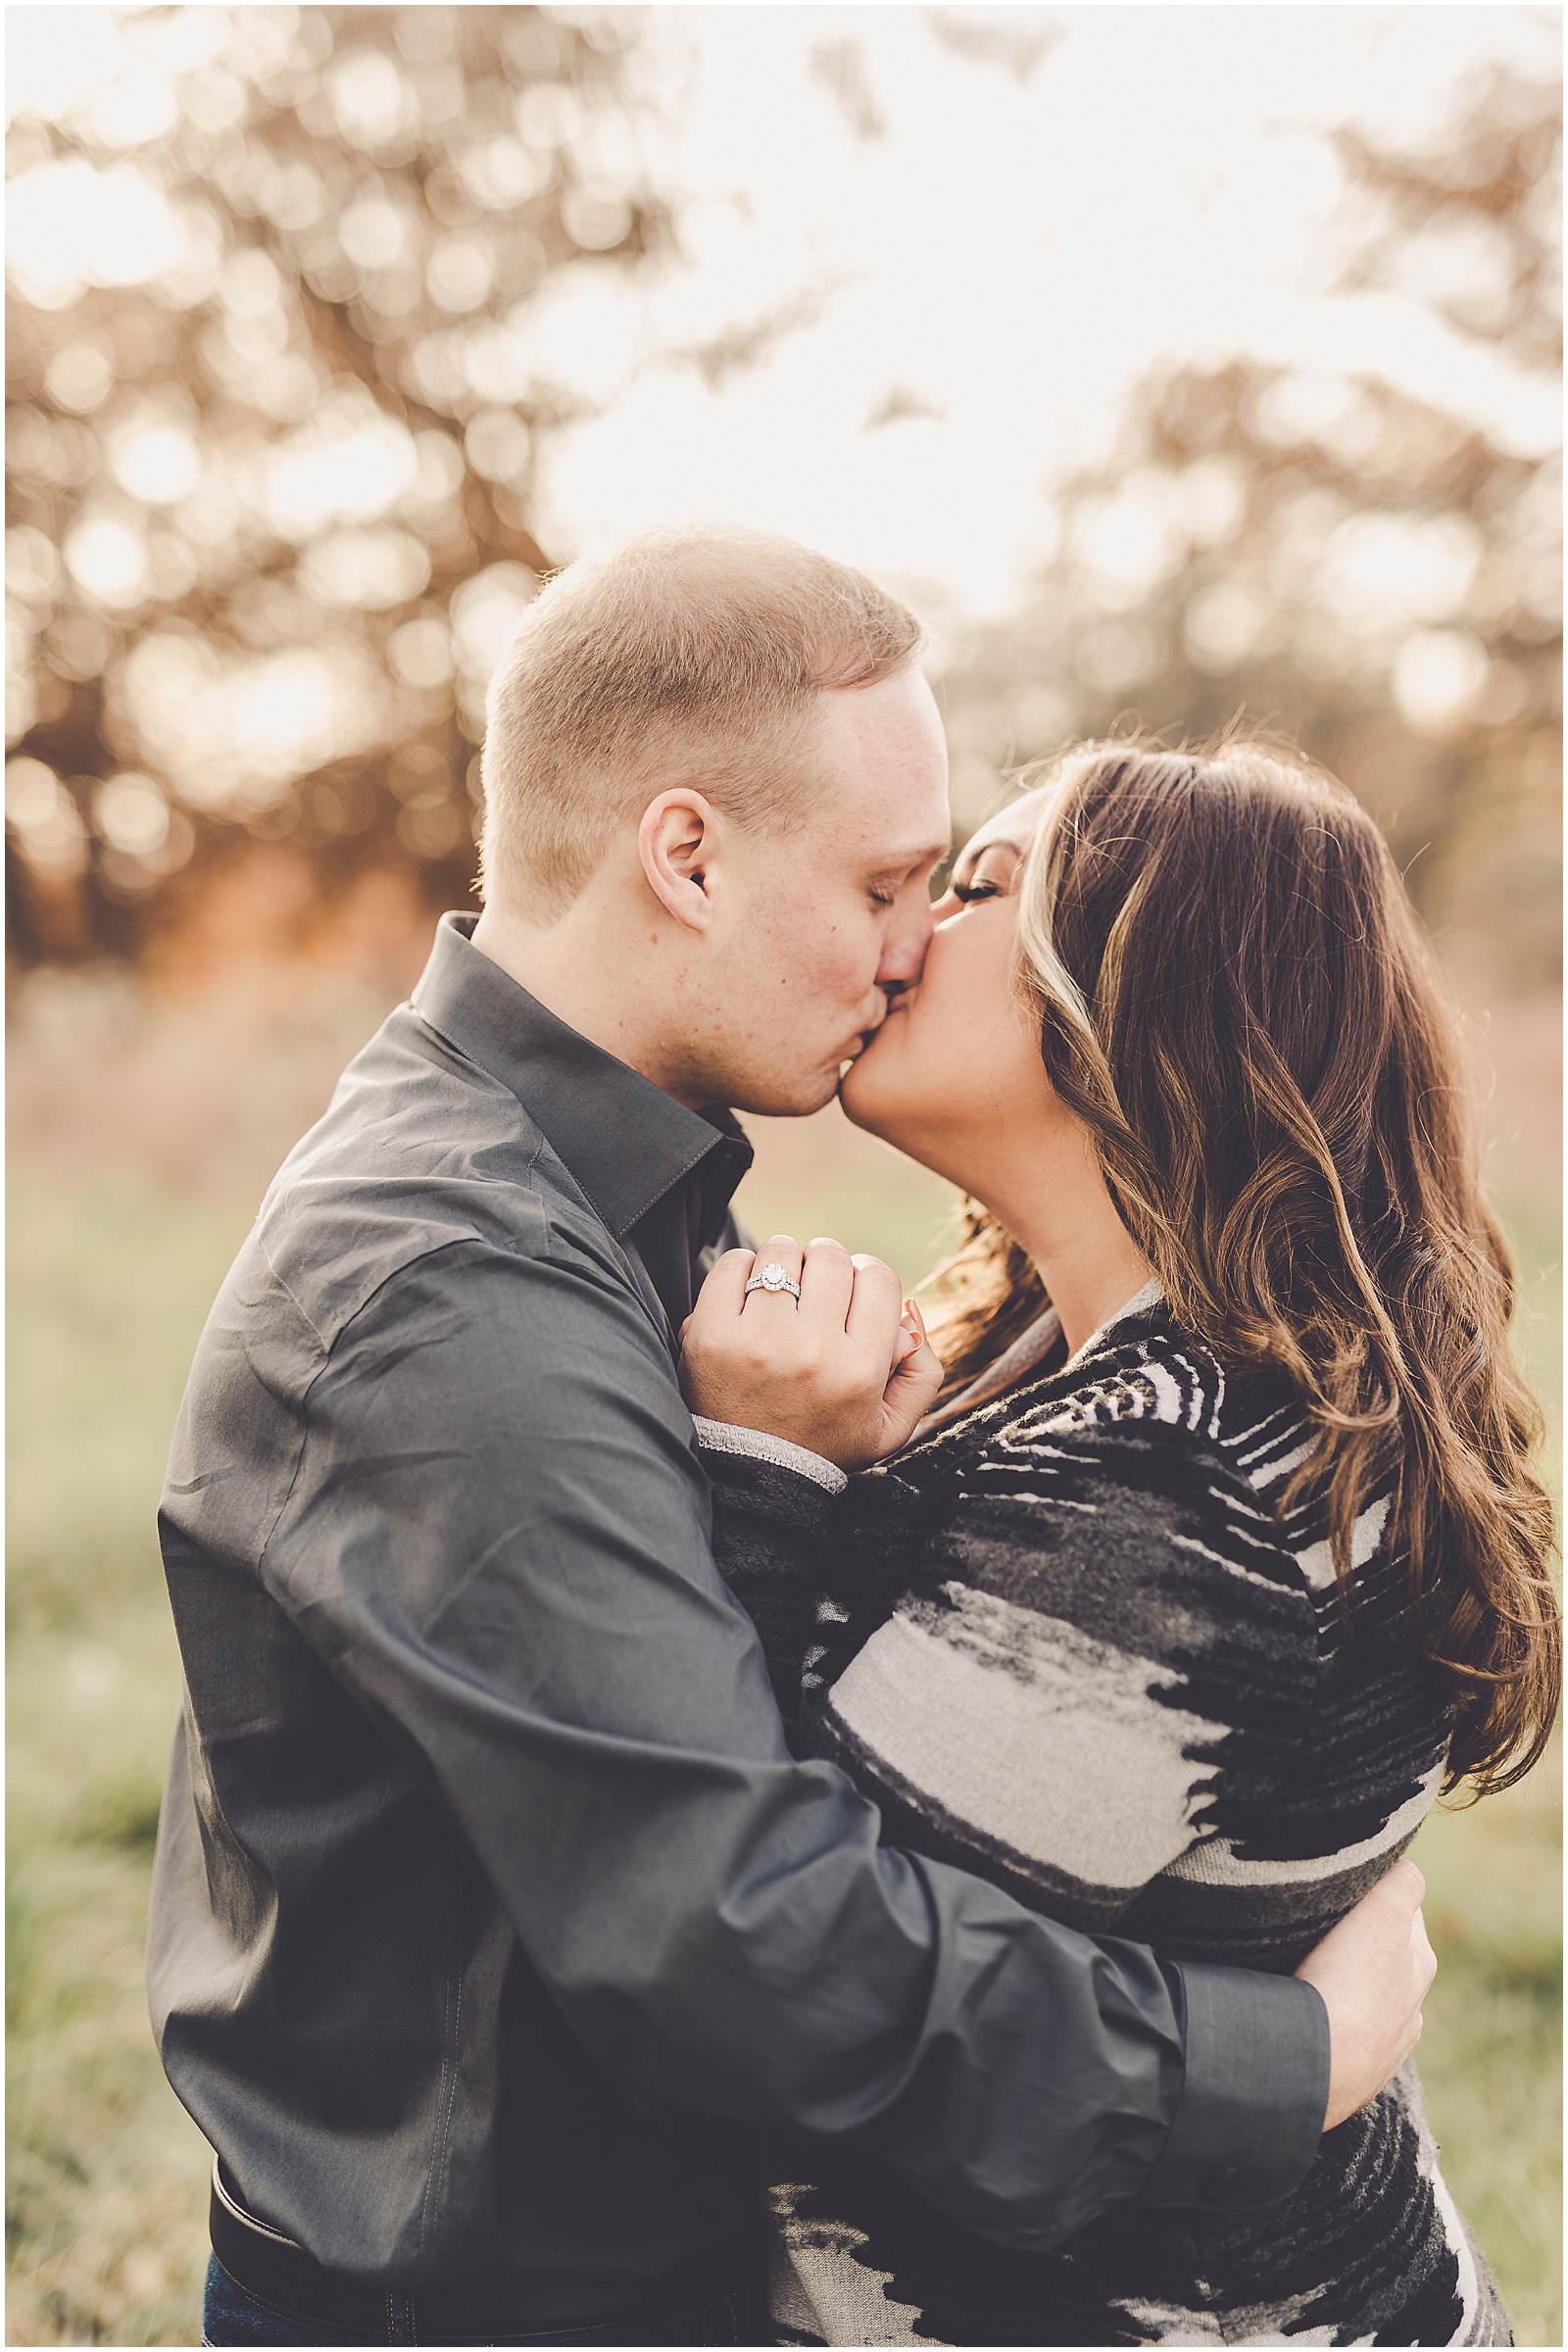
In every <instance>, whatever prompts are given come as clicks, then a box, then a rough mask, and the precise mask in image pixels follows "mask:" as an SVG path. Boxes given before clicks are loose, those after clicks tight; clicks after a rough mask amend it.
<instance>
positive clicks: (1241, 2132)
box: [1134, 1966, 1329, 2213]
mask: <svg viewBox="0 0 1568 2352" xmlns="http://www.w3.org/2000/svg"><path fill="white" fill-rule="evenodd" d="M1169 1973H1170V1974H1171V1975H1179V1976H1180V1977H1181V1979H1182V1985H1183V1991H1184V1994H1185V1998H1186V2008H1187V2071H1186V2080H1185V2083H1184V2086H1183V2090H1182V2100H1181V2105H1180V2106H1179V2107H1178V2109H1177V2111H1176V2121H1175V2123H1174V2124H1173V2125H1172V2126H1171V2131H1170V2136H1169V2138H1168V2139H1167V2140H1166V2142H1165V2146H1164V2149H1163V2152H1162V2153H1161V2155H1160V2158H1159V2161H1158V2163H1157V2164H1156V2165H1155V2166H1154V2168H1153V2170H1152V2173H1151V2174H1150V2176H1149V2178H1148V2180H1146V2181H1145V2183H1144V2186H1143V2187H1142V2189H1141V2190H1140V2191H1139V2192H1138V2195H1137V2197H1136V2199H1135V2200H1134V2202H1136V2203H1138V2204H1140V2205H1201V2206H1207V2207H1209V2208H1210V2209H1211V2210H1213V2211H1216V2212H1222V2213H1229V2212H1245V2211H1247V2210H1248V2209H1249V2208H1250V2207H1251V2206H1254V2205H1272V2204H1273V2203H1274V2202H1275V2200H1276V2198H1279V2197H1284V2196H1289V2194H1290V2192H1291V2190H1292V2189H1293V2188H1296V2187H1298V2186H1299V2183H1300V2181H1301V2180H1302V2179H1303V2178H1304V2177H1305V2174H1306V2172H1307V2169H1308V2167H1309V2166H1310V2165H1311V2163H1312V2160H1313V2158H1314V2157H1315V2156H1316V2154H1317V2150H1318V2141H1319V2140H1320V2138H1321V2137H1322V2133H1323V2117H1324V2115H1325V2113H1326V2111H1327V2108H1328V2103H1329V2015H1328V2011H1327V2009H1325V2007H1324V2006H1323V2000H1322V1996H1321V1995H1320V1994H1319V1993H1318V1992H1317V1991H1316V1990H1315V1988H1314V1987H1313V1986H1312V1985H1307V1984H1305V1983H1303V1982H1302V1981H1301V1979H1300V1978H1299V1977H1269V1976H1263V1975H1262V1974H1260V1973H1259V1972H1258V1971H1256V1970H1253V1969H1244V1968H1203V1967H1197V1966H1193V1967H1186V1966H1184V1967H1182V1968H1180V1969H1179V1970H1178V1969H1172V1970H1170V1972H1169Z"/></svg>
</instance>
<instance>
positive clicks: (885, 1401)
mask: <svg viewBox="0 0 1568 2352" xmlns="http://www.w3.org/2000/svg"><path fill="white" fill-rule="evenodd" d="M768 1265H778V1266H782V1267H783V1269H784V1271H785V1273H786V1274H787V1275H788V1276H789V1277H790V1279H791V1280H792V1281H794V1282H797V1283H799V1285H800V1291H801V1296H800V1299H799V1300H797V1299H795V1297H794V1295H793V1293H792V1292H790V1291H788V1290H784V1289H779V1290H772V1291H753V1292H752V1294H751V1296H750V1298H748V1297H747V1295H746V1285H747V1283H748V1281H750V1279H751V1277H752V1275H753V1273H754V1272H756V1273H759V1274H760V1272H761V1270H762V1268H763V1267H764V1266H768ZM681 1341H682V1349H681V1359H680V1379H681V1389H682V1391H683V1393H684V1395H685V1397H686V1401H687V1403H688V1404H689V1405H690V1406H691V1408H692V1411H693V1412H694V1413H704V1414H706V1415H707V1416H708V1418H709V1419H710V1420H712V1421H728V1422H731V1423H733V1424H734V1425H735V1426H736V1427H737V1428H740V1429H760V1430H765V1431H766V1432H767V1434H768V1435H769V1436H770V1437H775V1438H789V1439H790V1440H792V1441H793V1443H794V1444H795V1445H797V1446H807V1447H809V1450H810V1451H811V1452H812V1453H820V1454H823V1455H825V1456H826V1458H827V1460H829V1461H830V1462H836V1463H837V1464H838V1465H839V1468H840V1469H841V1470H860V1469H863V1468H864V1467H865V1465H866V1463H867V1462H875V1461H880V1460H881V1459H882V1457H883V1455H884V1454H888V1453H893V1452H895V1451H896V1450H897V1449H898V1447H899V1446H902V1445H904V1444H905V1443H906V1442H907V1439H908V1438H909V1436H910V1435H911V1433H912V1431H913V1429H914V1426H915V1423H916V1422H917V1421H918V1420H919V1419H920V1417H921V1415H922V1414H923V1413H925V1412H926V1411H928V1410H929V1408H930V1405H931V1401H932V1398H933V1397H935V1396H936V1393H937V1391H938V1389H939V1388H940V1387H941V1386H942V1365H941V1362H940V1361H939V1359H938V1357H937V1355H936V1352H935V1350H934V1349H933V1348H932V1347H931V1344H930V1342H929V1341H928V1340H927V1338H926V1336H925V1326H924V1325H923V1323H922V1322H921V1321H920V1316H919V1312H918V1310H917V1309H916V1308H915V1307H914V1306H913V1305H912V1303H911V1304H910V1305H908V1306H905V1305H904V1303H903V1299H902V1294H901V1292H900V1288H899V1278H898V1276H897V1275H896V1274H895V1273H894V1271H893V1269H892V1267H891V1266H885V1265H884V1264H883V1263H882V1261H881V1259H880V1258H876V1257H852V1256H851V1255H850V1253H849V1251H848V1250H846V1249H845V1248H844V1247H843V1245H842V1244H841V1243H839V1242H832V1241H825V1240H819V1241H814V1242H812V1243H811V1245H810V1247H809V1249H808V1250H804V1251H803V1250H802V1249H801V1246H800V1244H799V1242H797V1241H793V1240H792V1239H791V1238H790V1236H789V1235H788V1234H774V1236H773V1237H772V1239H771V1240H770V1241H769V1242H767V1243H765V1244H764V1246H763V1247H762V1248H761V1249H760V1250H759V1251H758V1252H757V1254H756V1256H755V1257H754V1256H753V1254H752V1252H751V1250H727V1251H726V1252H725V1254H724V1255H723V1256H722V1257H721V1258H720V1259H719V1261H718V1263H717V1264H716V1265H715V1266H714V1268H713V1270H712V1272H711V1274H710V1275H709V1277H708V1280H707V1281H706V1282H705V1283H704V1285H703V1289H702V1296H701V1297H700V1298H699V1299H698V1301H697V1304H696V1307H695V1308H694V1310H693V1312H692V1313H691V1314H690V1315H689V1316H688V1317H687V1320H686V1323H685V1326H684V1329H683V1330H682V1333H681Z"/></svg>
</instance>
